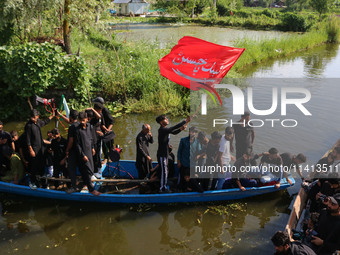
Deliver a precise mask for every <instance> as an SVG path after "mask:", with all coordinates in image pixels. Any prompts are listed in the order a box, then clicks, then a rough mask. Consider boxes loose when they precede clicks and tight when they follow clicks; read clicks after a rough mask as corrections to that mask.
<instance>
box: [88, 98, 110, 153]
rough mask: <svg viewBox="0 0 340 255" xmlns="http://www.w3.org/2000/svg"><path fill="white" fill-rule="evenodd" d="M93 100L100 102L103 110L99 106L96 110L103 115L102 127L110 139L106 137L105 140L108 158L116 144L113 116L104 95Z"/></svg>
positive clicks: (104, 149)
mask: <svg viewBox="0 0 340 255" xmlns="http://www.w3.org/2000/svg"><path fill="white" fill-rule="evenodd" d="M93 102H95V103H98V105H99V106H100V107H99V108H101V110H100V109H99V108H98V109H96V108H95V110H96V111H97V112H98V113H99V114H100V115H101V129H102V132H103V133H104V136H106V137H107V138H109V139H104V140H103V146H102V149H103V153H104V158H105V159H108V158H109V151H110V150H111V149H112V148H113V145H114V138H115V136H116V135H115V133H114V132H113V130H112V127H113V123H114V120H113V117H112V115H111V113H110V111H109V109H107V108H106V107H104V103H105V102H104V99H103V98H102V97H96V98H95V99H94V100H93Z"/></svg>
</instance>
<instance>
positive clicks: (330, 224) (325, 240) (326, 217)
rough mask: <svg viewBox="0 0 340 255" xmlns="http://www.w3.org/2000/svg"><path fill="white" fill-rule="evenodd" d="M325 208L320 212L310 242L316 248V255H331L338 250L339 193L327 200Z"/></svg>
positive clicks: (339, 222) (339, 239) (339, 227)
mask: <svg viewBox="0 0 340 255" xmlns="http://www.w3.org/2000/svg"><path fill="white" fill-rule="evenodd" d="M327 202H328V204H327V208H324V209H323V210H321V212H320V217H319V221H318V224H317V226H316V228H315V231H316V232H317V233H318V234H317V236H312V241H311V243H313V244H314V245H316V246H317V247H318V248H317V254H333V253H334V252H335V251H336V250H340V234H339V233H340V206H339V205H340V193H337V194H335V195H333V196H330V197H328V198H327Z"/></svg>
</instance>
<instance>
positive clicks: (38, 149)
mask: <svg viewBox="0 0 340 255" xmlns="http://www.w3.org/2000/svg"><path fill="white" fill-rule="evenodd" d="M54 116H55V112H54V110H53V112H52V115H50V116H49V117H48V118H47V119H45V120H44V121H42V120H40V119H39V112H38V110H36V109H33V110H31V116H30V120H29V121H28V122H27V123H26V125H25V136H26V137H25V138H26V143H27V146H28V151H29V155H30V157H29V173H30V179H31V185H30V187H31V188H32V189H35V188H36V187H37V184H38V183H37V179H36V175H43V174H44V167H45V164H44V163H45V161H44V153H43V145H44V140H43V137H42V134H41V127H43V126H45V125H47V124H48V123H49V122H50V121H51V119H52V118H53V117H54Z"/></svg>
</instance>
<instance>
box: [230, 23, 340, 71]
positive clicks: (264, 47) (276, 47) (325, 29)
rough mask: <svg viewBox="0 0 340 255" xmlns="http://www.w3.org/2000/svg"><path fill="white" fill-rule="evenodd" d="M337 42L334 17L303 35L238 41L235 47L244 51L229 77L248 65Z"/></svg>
mask: <svg viewBox="0 0 340 255" xmlns="http://www.w3.org/2000/svg"><path fill="white" fill-rule="evenodd" d="M338 42H340V21H339V19H338V18H334V17H332V18H330V19H329V20H328V21H327V22H323V23H320V24H319V25H318V26H317V27H316V28H315V29H314V30H312V31H311V32H308V33H304V34H296V35H294V36H290V37H283V38H281V39H268V40H262V41H254V40H251V39H248V40H239V41H238V42H237V43H236V44H235V46H236V47H239V48H245V49H246V51H245V52H244V53H243V54H242V57H241V58H240V59H239V60H238V61H237V62H236V64H235V65H234V67H233V68H232V70H231V72H230V74H229V75H231V76H237V73H239V72H240V71H241V70H242V69H243V68H245V67H246V66H248V65H250V64H257V63H261V62H263V61H266V60H268V59H273V58H280V57H285V56H288V55H290V54H293V53H296V52H299V51H305V50H308V49H311V48H313V47H316V46H318V45H321V44H324V43H338Z"/></svg>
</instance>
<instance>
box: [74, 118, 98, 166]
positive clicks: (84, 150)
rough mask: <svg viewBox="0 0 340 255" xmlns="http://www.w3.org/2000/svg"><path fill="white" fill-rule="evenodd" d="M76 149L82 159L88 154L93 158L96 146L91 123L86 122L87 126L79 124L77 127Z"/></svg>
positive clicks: (88, 156)
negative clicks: (93, 149)
mask: <svg viewBox="0 0 340 255" xmlns="http://www.w3.org/2000/svg"><path fill="white" fill-rule="evenodd" d="M75 144H76V150H77V153H78V156H79V157H80V158H81V159H82V158H83V157H84V156H86V157H87V158H88V159H89V160H90V158H91V159H92V148H93V147H94V143H93V137H92V131H91V127H90V124H89V123H86V128H83V127H82V125H78V127H77V129H76V139H75Z"/></svg>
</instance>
